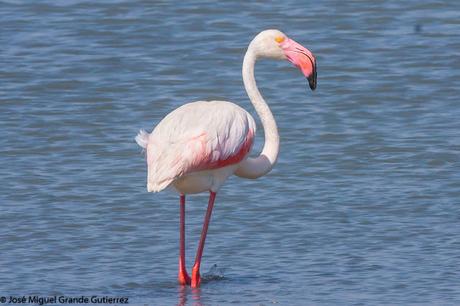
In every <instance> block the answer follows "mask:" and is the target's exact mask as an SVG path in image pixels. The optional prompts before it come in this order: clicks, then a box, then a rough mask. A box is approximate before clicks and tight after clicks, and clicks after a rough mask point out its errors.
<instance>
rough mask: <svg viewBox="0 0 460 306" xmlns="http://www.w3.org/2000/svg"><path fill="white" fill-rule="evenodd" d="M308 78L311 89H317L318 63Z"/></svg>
mask: <svg viewBox="0 0 460 306" xmlns="http://www.w3.org/2000/svg"><path fill="white" fill-rule="evenodd" d="M307 80H308V85H310V89H311V90H315V89H316V63H315V66H314V70H313V73H312V74H311V75H310V76H309V77H308V78H307Z"/></svg>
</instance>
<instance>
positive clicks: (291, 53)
mask: <svg viewBox="0 0 460 306" xmlns="http://www.w3.org/2000/svg"><path fill="white" fill-rule="evenodd" d="M280 47H281V48H282V49H283V51H284V55H285V56H286V58H287V60H288V61H290V62H291V63H293V64H294V66H296V67H297V68H299V69H300V71H302V73H303V75H305V77H306V78H307V80H308V85H310V88H311V90H315V89H316V58H315V56H314V55H313V53H311V51H310V50H308V49H307V48H305V47H304V46H302V45H301V44H299V43H297V42H296V41H294V40H292V39H290V38H287V37H286V39H284V40H283V41H282V42H281V43H280Z"/></svg>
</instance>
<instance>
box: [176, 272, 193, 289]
mask: <svg viewBox="0 0 460 306" xmlns="http://www.w3.org/2000/svg"><path fill="white" fill-rule="evenodd" d="M177 281H178V282H179V284H180V285H182V286H185V285H190V283H191V282H192V279H191V278H190V276H188V273H187V271H186V270H182V269H179V275H178V276H177Z"/></svg>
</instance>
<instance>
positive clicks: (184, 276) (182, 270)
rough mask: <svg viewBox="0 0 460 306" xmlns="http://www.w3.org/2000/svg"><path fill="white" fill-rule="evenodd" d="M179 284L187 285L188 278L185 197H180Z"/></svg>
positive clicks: (188, 282)
mask: <svg viewBox="0 0 460 306" xmlns="http://www.w3.org/2000/svg"><path fill="white" fill-rule="evenodd" d="M179 232H180V238H179V276H178V277H177V279H178V281H179V284H181V285H189V284H190V276H188V273H187V269H186V267H185V195H183V194H181V195H180V225H179Z"/></svg>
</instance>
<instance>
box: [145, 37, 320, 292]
mask: <svg viewBox="0 0 460 306" xmlns="http://www.w3.org/2000/svg"><path fill="white" fill-rule="evenodd" d="M258 58H271V59H277V60H281V59H287V60H289V61H290V62H291V63H293V64H294V65H295V66H297V67H298V68H299V69H300V70H301V71H302V73H303V74H304V75H305V77H306V78H307V79H308V83H309V85H310V88H311V89H312V90H314V89H315V88H316V59H315V57H314V55H313V54H312V53H311V52H310V51H309V50H308V49H306V48H305V47H303V46H302V45H300V44H298V43H297V42H295V41H294V40H292V39H290V38H288V37H287V36H286V35H285V34H284V33H282V32H280V31H278V30H265V31H262V32H261V33H259V34H258V35H257V36H256V37H255V38H254V39H253V40H252V41H251V43H250V44H249V47H248V49H247V51H246V54H245V56H244V60H243V81H244V87H245V89H246V91H247V94H248V96H249V99H250V100H251V102H252V104H253V105H254V108H255V110H256V112H257V114H258V115H259V117H260V120H261V122H262V126H263V128H264V133H265V144H264V147H263V149H262V152H261V153H260V155H259V156H258V157H256V158H248V155H249V152H250V151H251V147H252V144H253V141H254V135H255V133H256V125H255V122H254V119H253V118H252V116H251V115H250V114H249V113H248V112H247V111H245V110H244V109H243V108H241V107H239V106H238V105H236V104H233V103H230V102H225V101H209V102H207V101H198V102H192V103H188V104H185V105H183V106H181V107H179V108H178V109H176V110H174V111H173V112H171V113H170V114H168V115H167V116H166V117H165V118H164V119H163V120H161V122H160V123H159V124H158V125H157V126H156V127H155V129H154V130H153V131H152V133H150V134H149V133H147V132H146V131H144V130H141V131H140V132H139V134H138V135H137V136H136V141H137V143H138V144H139V145H140V146H141V147H143V148H145V149H146V151H147V165H148V169H147V190H148V191H149V192H159V191H161V190H163V189H165V188H166V187H168V186H171V187H173V188H174V189H175V190H176V191H177V192H178V193H179V194H180V226H179V231H180V238H179V275H178V281H179V283H180V284H182V285H186V284H189V285H191V286H192V287H199V286H200V282H201V278H200V265H201V257H202V255H203V249H204V243H205V239H206V234H207V231H208V226H209V221H210V218H211V212H212V209H213V206H214V200H215V198H216V193H217V191H218V190H219V188H220V187H221V186H222V184H223V183H224V182H225V180H226V179H227V178H228V177H229V176H230V175H232V174H235V175H237V176H239V177H243V178H250V179H255V178H258V177H261V176H263V175H265V174H267V173H268V172H270V170H271V169H272V168H273V166H274V165H275V163H276V159H277V157H278V151H279V135H278V129H277V126H276V122H275V119H274V118H273V115H272V113H271V111H270V108H269V107H268V105H267V104H266V103H265V101H264V99H263V98H262V95H261V94H260V92H259V90H258V89H257V85H256V80H255V77H254V65H255V62H256V60H257V59H258ZM204 191H209V193H210V196H209V202H208V208H207V211H206V216H205V219H204V223H203V230H202V232H201V238H200V242H199V244H198V250H197V253H196V258H195V264H194V266H193V269H192V277H191V278H190V277H189V275H188V273H187V270H186V267H185V195H186V194H193V193H200V192H204Z"/></svg>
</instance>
